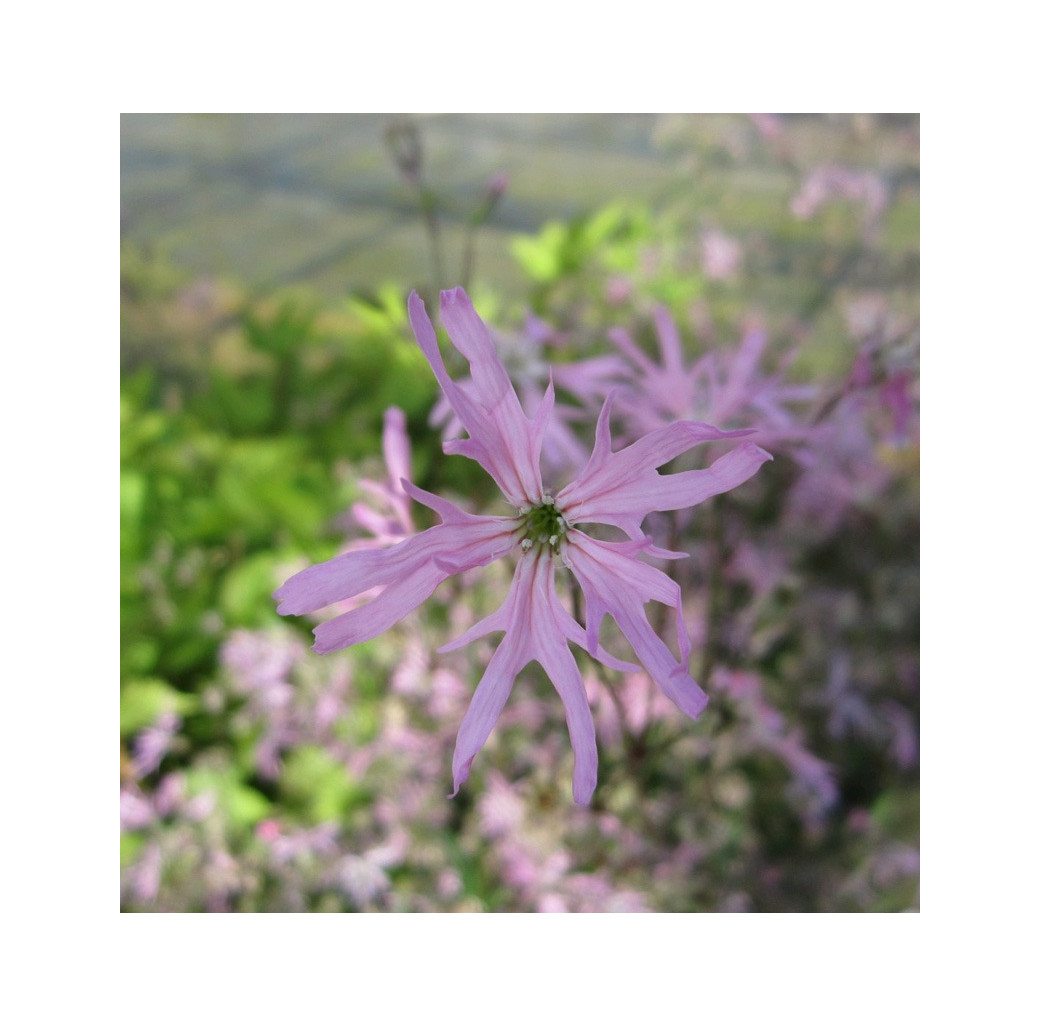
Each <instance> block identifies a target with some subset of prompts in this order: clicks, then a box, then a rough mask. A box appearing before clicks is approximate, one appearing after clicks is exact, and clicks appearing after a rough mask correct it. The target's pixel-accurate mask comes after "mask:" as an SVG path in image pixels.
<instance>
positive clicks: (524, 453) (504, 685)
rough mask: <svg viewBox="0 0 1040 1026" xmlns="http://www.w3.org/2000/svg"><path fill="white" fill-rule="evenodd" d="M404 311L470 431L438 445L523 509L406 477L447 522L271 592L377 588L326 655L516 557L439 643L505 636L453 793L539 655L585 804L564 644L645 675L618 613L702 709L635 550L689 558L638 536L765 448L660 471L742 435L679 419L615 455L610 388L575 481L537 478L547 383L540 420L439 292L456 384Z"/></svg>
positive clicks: (750, 464)
mask: <svg viewBox="0 0 1040 1026" xmlns="http://www.w3.org/2000/svg"><path fill="white" fill-rule="evenodd" d="M408 309H409V315H410V319H411V323H412V330H413V331H414V332H415V337H416V341H417V342H418V344H419V347H420V348H421V349H422V351H423V354H424V355H425V356H426V358H427V360H428V361H429V363H430V366H431V367H432V369H433V373H434V375H435V376H436V378H437V380H438V382H439V383H440V386H441V388H442V389H443V391H444V394H445V396H446V397H447V399H448V401H449V402H450V403H451V405H452V408H453V409H454V411H455V413H456V415H457V416H458V418H459V421H460V422H461V424H462V426H463V428H464V429H465V431H466V432H467V434H468V435H469V437H468V438H465V439H454V440H450V441H448V442H446V443H445V444H444V451H445V452H446V453H448V454H458V455H462V456H467V457H469V458H470V459H473V460H476V461H477V462H478V463H480V465H481V466H482V467H484V469H485V470H486V471H487V472H488V473H489V474H490V475H491V476H492V478H494V480H495V482H496V483H497V484H498V486H499V488H500V489H501V491H502V494H503V495H504V496H505V498H506V499H507V501H508V502H509V504H510V505H511V506H512V507H513V510H514V512H513V514H512V515H510V516H475V515H473V514H470V513H466V512H464V511H463V510H461V509H459V508H458V507H457V506H455V505H454V504H453V503H451V502H449V501H447V500H446V499H443V498H441V497H439V496H437V495H431V494H430V493H429V492H425V491H423V490H422V489H420V488H417V487H416V486H415V485H413V484H411V483H410V482H408V481H402V482H401V485H402V487H403V488H404V490H405V492H406V493H407V494H408V495H410V496H411V497H412V498H413V499H415V500H416V501H417V502H421V503H422V504H423V505H425V506H428V507H429V508H430V509H432V510H433V511H434V512H435V513H437V514H438V515H439V516H440V518H441V523H440V524H438V525H436V526H435V527H431V528H429V529H428V530H426V531H423V532H422V533H421V534H417V535H414V536H413V537H410V538H407V539H405V540H404V541H401V542H399V543H398V544H396V545H394V546H393V547H391V548H389V549H381V550H376V549H368V550H363V551H356V552H348V553H344V554H343V555H340V556H337V557H335V558H334V559H331V560H329V561H328V562H326V563H320V564H318V565H316V566H312V567H309V568H308V569H306V570H303V571H302V572H300V573H298V574H296V575H295V576H294V577H292V578H290V579H289V580H288V581H287V582H286V583H285V584H284V585H282V587H281V588H279V589H278V591H277V592H275V598H276V599H277V600H278V602H279V605H278V612H279V613H281V614H283V615H284V614H292V615H300V614H304V613H310V612H313V611H314V610H317V609H321V608H322V607H324V606H327V605H329V604H330V603H333V602H339V601H342V600H343V599H346V598H350V597H351V596H353V595H356V594H358V593H360V592H362V591H364V590H366V589H368V588H372V587H374V586H376V585H382V586H383V590H382V591H381V592H379V593H378V594H377V595H376V596H375V597H374V598H373V599H372V600H371V601H370V602H369V603H368V604H367V605H364V606H362V607H360V608H357V609H352V610H350V611H348V612H346V613H343V614H341V615H339V616H336V617H334V618H333V619H331V620H329V621H327V622H325V623H322V624H320V625H319V626H318V627H317V628H316V629H315V632H314V634H315V639H316V641H315V645H314V649H315V651H317V652H332V651H334V650H336V649H339V648H344V647H346V646H348V645H354V644H357V643H359V642H362V641H367V640H369V639H370V638H374V637H375V636H376V635H378V634H380V633H382V632H383V631H384V630H386V629H387V628H388V627H390V626H392V625H393V624H395V623H397V622H398V621H399V620H400V619H401V618H402V617H404V616H406V615H407V614H408V613H409V612H411V611H412V610H413V609H415V608H416V607H417V606H418V605H420V604H421V603H422V602H424V601H425V600H426V599H427V598H429V596H430V595H431V594H432V593H433V591H434V590H435V589H436V587H437V586H438V585H439V584H440V583H441V582H442V581H444V580H445V579H447V578H448V577H451V576H452V575H454V574H457V573H461V572H462V571H464V570H469V569H473V568H474V567H479V566H485V565H487V564H488V563H491V562H493V561H494V560H496V559H500V558H501V557H503V556H505V555H511V556H513V557H514V558H515V559H516V569H515V573H514V576H513V581H512V585H511V587H510V589H509V593H508V595H507V596H506V599H505V602H504V603H503V604H502V606H501V607H500V608H499V609H498V610H497V611H496V612H494V613H492V614H491V615H490V616H488V617H486V618H485V619H484V620H482V621H480V622H479V623H477V624H475V625H474V626H473V627H471V628H470V629H469V630H467V631H466V632H465V633H464V634H463V635H462V636H461V637H460V638H458V639H457V640H456V641H454V642H452V643H451V644H449V645H446V646H444V648H443V649H442V650H441V651H447V650H450V649H453V648H456V647H458V646H460V645H465V644H467V643H468V642H470V641H472V640H474V639H475V638H478V637H481V636H482V635H485V634H489V633H491V632H493V631H501V632H504V637H503V639H502V641H501V642H500V644H499V646H498V649H497V650H496V651H495V653H494V655H493V656H492V657H491V659H490V661H489V663H488V666H487V669H486V670H485V672H484V675H483V677H482V678H481V680H480V683H479V684H478V685H477V689H476V692H475V694H474V695H473V699H472V701H471V703H470V706H469V709H468V710H467V712H466V714H465V716H464V717H463V720H462V725H461V727H460V729H459V734H458V739H457V742H456V747H455V756H454V759H453V761H452V773H453V777H454V786H455V791H454V793H455V794H457V793H458V790H459V788H460V787H461V786H462V784H463V783H464V782H465V780H466V779H467V778H468V776H469V772H470V767H471V766H472V763H473V760H474V758H475V757H476V755H477V752H478V751H479V750H480V748H481V747H482V746H483V744H484V742H485V741H486V740H487V738H488V736H489V734H490V733H491V730H492V729H493V727H494V725H495V723H496V722H497V720H498V718H499V714H500V713H501V712H502V709H503V707H504V706H505V703H506V700H507V698H508V697H509V693H510V691H511V690H512V686H513V682H514V680H515V679H516V676H517V674H518V673H519V672H520V671H521V670H522V669H523V668H524V667H525V666H526V665H527V664H528V663H530V662H532V661H533V662H537V663H539V664H540V665H541V666H542V668H543V669H544V670H545V672H546V673H547V675H548V676H549V679H550V681H551V682H552V684H553V686H554V687H555V689H556V691H557V693H558V694H559V695H560V698H561V700H562V701H563V707H564V715H565V717H566V720H567V727H568V730H569V732H570V737H571V744H572V746H573V748H574V754H575V759H574V787H573V791H574V799H575V801H577V802H578V803H580V804H583V805H586V804H588V802H589V800H590V799H591V797H592V792H593V790H594V789H595V786H596V773H597V754H596V741H595V732H594V728H593V722H592V714H591V712H590V710H589V704H588V699H587V697H586V693H585V687H584V684H583V682H582V677H581V673H580V672H579V670H578V666H577V663H576V662H575V659H574V655H573V654H572V652H571V649H570V647H569V646H570V644H571V643H573V644H575V645H578V646H579V647H580V648H583V649H585V651H587V652H588V653H589V654H590V655H591V656H592V657H594V658H595V659H598V660H599V661H600V662H601V663H603V664H604V665H606V666H610V667H612V668H615V669H619V670H630V671H631V670H637V669H638V667H636V666H634V665H632V664H631V663H623V662H621V661H619V660H617V659H615V658H614V657H613V656H611V655H609V654H608V653H607V652H605V651H604V650H603V649H602V648H601V646H600V643H599V632H600V626H601V624H602V621H603V618H604V616H605V615H607V614H608V613H609V614H610V616H611V617H612V618H613V619H614V620H615V622H616V623H617V625H618V627H619V628H620V630H621V632H622V634H624V635H625V637H626V638H627V639H628V641H629V643H630V644H631V645H632V648H633V649H634V651H635V653H636V655H637V656H638V657H639V659H640V660H641V661H642V663H643V665H644V667H645V668H646V670H647V672H648V673H649V674H650V676H651V677H653V679H654V681H655V682H656V683H657V685H658V687H660V688H661V690H662V691H663V692H664V693H665V694H666V695H667V696H668V697H669V698H671V700H672V701H673V702H674V703H675V704H676V705H677V706H678V707H679V708H680V709H681V710H682V711H683V712H685V713H686V714H687V715H689V716H691V717H696V716H698V715H699V714H700V712H701V711H702V710H703V708H704V706H705V704H706V703H707V696H706V695H705V694H704V692H703V691H702V690H701V689H700V688H699V687H698V686H697V684H696V683H695V682H694V680H693V678H692V677H691V676H690V675H689V673H688V672H687V665H688V660H689V655H690V640H689V637H688V635H687V633H686V629H685V626H684V624H683V617H682V611H681V608H680V603H681V599H680V594H679V587H678V585H677V584H675V582H674V581H672V580H671V579H670V578H669V577H668V576H667V575H665V574H664V573H662V572H661V571H660V570H657V569H655V568H654V567H652V566H649V565H648V564H646V563H644V562H642V561H641V560H640V558H639V557H640V556H650V557H656V558H658V559H661V558H665V559H668V558H677V557H678V556H679V555H680V554H679V553H670V552H664V551H662V550H661V549H658V548H656V547H655V546H654V545H653V542H652V540H651V539H650V538H648V537H646V536H645V535H644V534H643V532H642V529H641V524H642V522H643V520H644V519H645V518H646V516H647V515H648V514H649V513H651V512H653V511H659V510H671V509H679V508H684V507H687V506H692V505H695V504H696V503H698V502H702V501H703V500H705V499H707V498H709V497H710V496H712V495H717V494H718V493H720V492H724V491H728V490H729V489H731V488H734V487H736V486H737V485H739V484H741V483H742V482H744V481H746V480H747V479H748V478H749V477H751V476H752V475H753V474H754V473H755V471H757V470H758V468H759V467H760V466H761V465H762V463H763V462H765V461H766V460H768V459H770V458H771V457H770V456H769V454H768V453H766V452H763V450H761V449H759V448H758V446H756V445H754V444H753V443H751V442H748V441H742V442H740V443H739V444H738V445H737V447H736V448H734V449H733V450H731V451H730V452H727V453H726V454H725V455H723V456H721V457H720V458H719V459H718V460H716V461H715V462H714V463H713V464H712V465H711V466H710V467H708V468H707V469H705V470H690V471H685V472H684V473H680V474H673V475H670V476H667V477H662V476H661V475H660V474H658V472H657V468H658V467H660V466H662V465H663V464H665V463H667V462H668V461H670V460H672V459H674V458H675V457H676V456H678V455H680V454H681V453H684V452H686V451H687V450H688V449H691V448H693V447H694V446H696V445H699V444H701V443H703V442H714V441H719V440H722V439H731V438H739V437H741V436H744V435H746V434H748V432H746V431H735V432H726V431H720V430H719V429H718V428H714V427H711V426H710V425H708V424H701V423H698V422H694V421H679V422H676V423H672V424H669V425H667V426H665V427H662V428H660V429H658V430H656V431H652V432H651V433H650V434H648V435H646V436H645V437H643V438H641V439H640V440H639V441H637V442H635V443H634V444H632V445H630V446H628V447H627V448H625V449H622V450H620V451H618V452H613V451H612V448H611V438H610V423H609V420H610V407H611V402H610V400H609V399H608V401H607V403H606V404H605V405H604V407H603V410H602V412H601V413H600V417H599V422H598V424H597V427H596V441H595V447H594V449H593V452H592V455H591V457H590V458H589V460H588V462H587V463H586V465H585V467H584V468H583V469H582V470H581V471H580V473H579V474H578V476H577V477H576V478H575V480H574V481H573V482H572V483H571V484H569V485H568V486H567V487H565V488H564V489H562V490H561V491H560V492H559V494H558V495H555V496H554V495H552V494H550V493H548V492H547V491H545V489H544V488H543V484H542V475H541V469H540V464H539V458H540V455H541V450H542V443H543V439H544V436H545V431H546V427H547V426H548V424H549V420H550V417H551V415H552V408H553V387H552V382H551V380H550V383H549V387H548V388H547V389H546V391H545V394H544V396H543V398H542V400H541V402H540V403H539V405H538V407H537V409H536V411H535V413H534V416H533V417H528V416H527V415H526V414H525V412H524V410H523V408H522V407H521V404H520V400H519V399H518V397H517V394H516V392H515V390H514V388H513V386H512V384H511V382H510V380H509V376H508V375H507V373H506V370H505V367H504V366H503V365H502V362H501V360H500V359H499V356H498V353H497V352H496V350H495V345H494V342H493V340H492V337H491V334H490V332H489V331H488V329H487V327H486V326H485V325H484V323H483V322H482V321H481V320H480V318H479V317H478V316H477V313H476V311H475V310H474V309H473V305H472V304H471V302H470V300H469V297H468V296H467V295H466V293H465V292H464V291H463V290H462V289H461V288H458V289H454V290H452V291H448V292H443V293H441V316H442V319H443V322H444V325H445V327H446V328H447V331H448V334H449V335H450V337H451V339H452V342H453V343H454V345H455V347H456V349H458V350H459V352H461V353H462V355H463V356H464V357H465V358H466V359H467V360H468V361H469V364H470V375H471V377H470V381H469V383H468V385H467V387H466V388H461V387H460V386H459V385H458V384H456V383H455V382H454V381H453V380H452V379H451V378H450V377H449V376H448V372H447V369H446V368H445V365H444V360H443V358H442V356H441V352H440V349H439V348H438V345H437V336H436V333H435V332H434V329H433V325H432V324H431V323H430V319H429V317H428V316H427V314H426V310H425V308H424V306H423V303H422V300H421V299H420V298H419V296H418V295H417V294H416V293H414V292H413V293H412V295H411V297H410V299H409V302H408ZM584 523H599V524H607V525H611V526H613V527H617V528H620V529H621V530H622V531H623V532H624V533H625V534H627V535H628V537H629V539H630V540H629V541H623V542H606V541H599V540H597V539H594V538H592V537H591V536H590V535H588V534H586V533H585V532H583V531H581V530H579V529H578V525H579V524H584ZM561 565H562V566H563V567H566V568H567V569H569V570H570V572H571V573H572V574H573V575H574V577H575V578H576V580H577V582H578V585H579V586H580V588H581V590H582V592H583V594H584V596H585V603H586V625H585V627H582V626H581V625H580V624H579V623H578V622H577V621H576V620H574V619H573V618H572V617H571V616H570V615H569V614H568V613H567V612H566V611H565V610H564V608H563V605H562V604H561V602H560V600H559V598H558V597H557V594H556V585H555V576H556V572H557V569H558V568H559V567H560V566H561ZM651 600H653V601H656V602H663V603H666V604H668V605H670V606H672V607H673V608H674V609H675V610H676V612H677V614H678V615H677V617H676V620H677V624H678V632H677V633H678V638H677V641H678V648H679V653H680V658H679V659H676V657H675V656H674V655H673V653H672V651H671V650H670V649H669V647H668V646H667V645H666V644H665V642H664V641H663V640H662V639H661V638H660V637H658V635H657V634H656V633H655V632H654V630H653V628H652V627H651V626H650V622H649V621H648V619H647V616H646V612H645V609H644V607H645V605H646V603H647V602H649V601H651Z"/></svg>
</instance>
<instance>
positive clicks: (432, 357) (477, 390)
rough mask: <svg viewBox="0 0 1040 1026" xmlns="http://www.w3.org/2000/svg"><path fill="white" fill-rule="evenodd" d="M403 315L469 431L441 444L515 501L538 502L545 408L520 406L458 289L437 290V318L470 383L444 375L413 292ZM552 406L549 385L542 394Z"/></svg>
mask: <svg viewBox="0 0 1040 1026" xmlns="http://www.w3.org/2000/svg"><path fill="white" fill-rule="evenodd" d="M408 315H409V319H410V320H411V324H412V331H413V332H414V333H415V339H416V342H418V344H419V347H420V348H421V349H422V351H423V354H424V355H425V356H426V359H427V360H428V361H429V363H430V367H431V368H432V369H433V373H434V375H435V376H436V378H437V381H438V382H439V383H440V386H441V388H442V389H443V391H444V395H445V397H446V398H447V400H448V402H450V403H451V406H452V408H453V409H454V410H455V412H456V414H457V415H458V418H459V420H460V421H461V422H462V426H463V427H464V428H465V429H466V431H467V433H468V434H469V438H467V439H464V440H458V439H455V440H452V441H451V442H448V443H445V446H444V451H445V452H446V453H449V454H459V455H462V456H468V457H469V458H470V459H473V460H476V461H477V462H478V463H479V464H480V465H481V466H482V467H483V468H484V469H485V470H486V471H487V472H488V473H489V474H490V475H491V476H492V477H493V478H494V479H495V481H496V482H497V484H498V486H499V487H500V488H501V489H502V492H503V494H504V495H505V496H506V498H507V499H508V500H509V501H510V502H511V503H512V504H513V505H514V506H521V505H523V504H524V503H535V502H538V501H539V499H540V497H541V494H542V477H541V471H540V469H539V457H540V454H541V446H542V438H543V436H544V433H545V426H546V422H547V420H548V410H546V411H544V412H543V411H542V410H539V413H538V415H537V416H536V418H535V419H534V420H531V419H529V418H528V417H527V416H526V415H525V414H524V411H523V408H522V407H521V405H520V400H519V399H518V398H517V395H516V391H515V390H514V389H513V385H512V383H511V382H510V380H509V375H508V374H507V373H506V369H505V367H504V366H503V364H502V361H501V360H500V359H499V356H498V352H497V350H496V349H495V343H494V340H493V339H492V337H491V333H490V332H489V331H488V329H487V327H486V326H485V324H484V322H483V321H482V320H481V319H480V318H479V317H478V316H477V313H476V311H475V310H474V309H473V304H472V303H471V302H470V299H469V296H467V295H466V293H465V291H464V290H462V289H461V288H458V289H452V290H450V291H448V292H442V293H441V317H442V319H443V320H444V324H445V327H446V328H447V329H448V334H449V335H450V336H451V339H452V342H453V343H454V344H455V347H456V348H457V349H458V350H459V352H461V353H462V354H463V356H465V357H466V359H467V360H469V362H470V374H471V377H472V383H471V386H470V387H468V388H467V389H463V388H460V387H459V386H458V385H457V384H456V383H455V382H454V381H452V379H451V378H450V377H449V376H448V371H447V368H446V367H445V365H444V359H443V357H442V356H441V352H440V349H439V347H438V345H437V334H436V332H435V331H434V329H433V325H432V324H431V323H430V319H429V317H428V316H427V314H426V308H425V307H424V306H423V302H422V300H421V299H420V298H419V295H418V294H417V293H415V292H413V293H412V294H411V296H410V297H409V299H408ZM546 402H547V403H548V406H549V408H550V409H551V405H552V391H551V386H550V389H549V391H548V393H547V396H546Z"/></svg>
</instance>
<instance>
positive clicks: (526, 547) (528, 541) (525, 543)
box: [520, 538, 534, 552]
mask: <svg viewBox="0 0 1040 1026" xmlns="http://www.w3.org/2000/svg"><path fill="white" fill-rule="evenodd" d="M533 545H534V542H533V541H531V539H530V538H525V539H524V540H523V541H522V542H521V543H520V548H522V549H523V550H524V552H530V551H531V547H532V546H533Z"/></svg>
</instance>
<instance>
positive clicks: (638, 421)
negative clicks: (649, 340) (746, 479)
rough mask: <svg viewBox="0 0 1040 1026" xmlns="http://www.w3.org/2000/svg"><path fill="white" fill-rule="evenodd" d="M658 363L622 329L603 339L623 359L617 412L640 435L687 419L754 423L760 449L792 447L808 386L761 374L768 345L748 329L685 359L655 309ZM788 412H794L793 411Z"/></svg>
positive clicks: (671, 323)
mask: <svg viewBox="0 0 1040 1026" xmlns="http://www.w3.org/2000/svg"><path fill="white" fill-rule="evenodd" d="M654 327H655V328H656V332H657V342H658V348H659V350H660V362H657V363H655V362H654V361H653V360H652V359H651V358H650V357H649V356H648V355H647V354H646V353H644V352H643V350H642V349H641V348H640V347H639V346H638V345H637V344H636V342H635V340H634V339H633V338H632V336H631V334H629V332H627V331H626V330H625V329H624V328H614V329H613V330H612V331H611V332H610V338H611V340H612V341H613V342H614V344H615V345H616V346H617V347H618V349H620V350H621V352H622V353H623V354H624V357H625V360H626V364H627V366H626V370H625V372H624V374H623V376H622V380H623V381H624V387H623V388H622V389H621V391H620V392H619V395H618V410H619V412H620V413H621V414H622V415H623V416H624V418H625V420H626V422H628V423H629V424H631V425H632V426H633V428H634V429H636V430H639V431H649V430H651V429H653V428H657V427H660V426H661V425H664V424H669V423H671V422H672V421H673V420H676V419H678V418H691V419H696V420H703V421H707V422H708V423H710V424H718V425H723V426H727V427H743V426H745V425H746V424H749V423H754V424H756V425H757V429H758V437H759V439H760V440H761V441H763V442H764V443H765V444H766V445H769V446H770V447H774V446H786V447H790V446H792V445H796V444H797V443H798V442H799V441H801V440H802V439H803V438H804V436H805V434H806V429H805V427H804V426H803V424H802V422H801V417H800V416H799V413H798V407H799V406H800V405H804V404H805V403H807V402H808V401H809V400H811V399H813V398H814V397H815V389H813V388H812V387H810V386H805V385H793V384H789V383H787V382H786V381H785V380H784V377H783V373H782V369H781V371H780V372H777V373H773V374H769V373H767V372H765V371H764V370H763V366H762V364H763V362H764V357H765V355H766V347H767V344H768V340H767V338H766V334H765V332H764V331H762V330H761V329H759V328H757V327H754V326H749V328H748V330H747V331H746V332H745V333H744V337H743V339H742V340H741V342H740V344H739V345H737V346H733V347H730V348H727V349H717V350H713V351H711V352H708V353H706V354H705V355H703V356H701V357H699V358H698V359H696V360H694V361H692V362H687V361H686V360H685V358H684V354H683V347H682V339H681V338H680V336H679V329H678V327H677V326H676V323H675V320H674V319H673V318H672V315H671V314H670V313H669V312H668V310H667V309H666V308H665V307H663V306H661V307H657V308H656V309H655V310H654ZM792 407H794V409H792Z"/></svg>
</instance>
